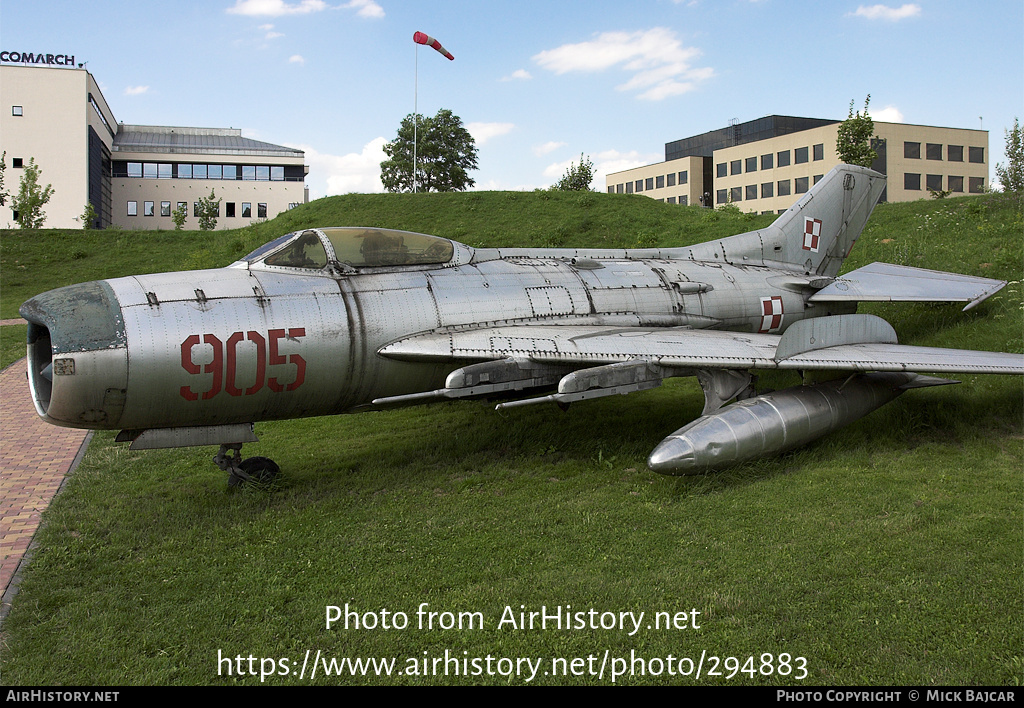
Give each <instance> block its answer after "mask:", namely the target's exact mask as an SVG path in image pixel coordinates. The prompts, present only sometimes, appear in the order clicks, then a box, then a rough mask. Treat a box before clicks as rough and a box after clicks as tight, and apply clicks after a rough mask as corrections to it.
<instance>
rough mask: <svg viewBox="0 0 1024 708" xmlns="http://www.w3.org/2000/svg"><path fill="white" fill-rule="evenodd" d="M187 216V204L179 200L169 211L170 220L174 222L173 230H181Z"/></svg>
mask: <svg viewBox="0 0 1024 708" xmlns="http://www.w3.org/2000/svg"><path fill="white" fill-rule="evenodd" d="M187 218H188V205H187V204H186V203H185V202H180V203H179V204H178V206H177V208H176V209H175V210H174V211H172V212H171V221H173V222H174V230H175V231H181V229H182V228H183V227H184V226H185V219H187Z"/></svg>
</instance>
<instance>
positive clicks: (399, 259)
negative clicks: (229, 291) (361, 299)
mask: <svg viewBox="0 0 1024 708" xmlns="http://www.w3.org/2000/svg"><path fill="white" fill-rule="evenodd" d="M454 255H455V246H454V244H453V243H452V242H451V241H449V240H448V239H444V238H440V237H438V236H429V235H427V234H419V233H414V232H412V231H396V230H394V229H374V228H363V227H352V228H328V229H306V230H305V231H296V232H293V233H290V234H285V235H284V236H281V237H280V238H277V239H275V240H273V241H271V242H270V243H268V244H265V245H263V246H261V247H260V248H258V249H256V250H255V251H253V252H252V253H250V254H249V255H247V256H245V258H243V259H242V260H244V261H247V262H248V263H250V264H252V263H258V262H260V261H262V262H263V263H264V264H265V265H268V266H274V267H285V268H308V269H320V268H324V267H326V266H327V264H328V263H332V262H334V263H338V264H342V265H346V266H349V267H350V268H356V269H358V268H380V267H388V266H392V267H393V266H406V265H413V266H416V265H444V264H446V263H448V262H449V261H451V260H452V258H453V257H454Z"/></svg>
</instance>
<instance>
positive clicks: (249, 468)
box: [213, 443, 281, 487]
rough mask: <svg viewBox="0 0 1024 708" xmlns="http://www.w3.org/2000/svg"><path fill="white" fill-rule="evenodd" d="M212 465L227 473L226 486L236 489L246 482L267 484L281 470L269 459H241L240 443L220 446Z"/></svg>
mask: <svg viewBox="0 0 1024 708" xmlns="http://www.w3.org/2000/svg"><path fill="white" fill-rule="evenodd" d="M213 463H214V464H215V465H217V466H218V467H220V468H221V469H222V470H224V471H225V472H227V473H228V486H229V487H237V486H239V485H242V484H245V483H246V482H253V481H255V482H257V483H259V484H268V483H270V482H271V481H273V479H274V478H275V477H276V476H277V475H278V473H279V472H280V471H281V468H280V467H278V466H277V463H275V462H274V461H273V460H271V459H270V458H269V457H250V458H247V459H245V460H243V459H242V443H232V444H230V445H221V446H220V450H218V451H217V455H216V457H214V458H213Z"/></svg>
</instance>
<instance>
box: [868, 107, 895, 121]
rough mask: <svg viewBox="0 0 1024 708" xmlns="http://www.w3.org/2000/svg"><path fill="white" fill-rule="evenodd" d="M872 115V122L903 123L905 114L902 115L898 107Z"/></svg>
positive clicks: (875, 112) (872, 112) (873, 112)
mask: <svg viewBox="0 0 1024 708" xmlns="http://www.w3.org/2000/svg"><path fill="white" fill-rule="evenodd" d="M870 115H871V119H872V120H877V121H880V122H882V123H902V122H903V114H902V113H900V109H898V108H897V107H896V106H886V107H885V108H883V109H882V110H880V111H871V113H870Z"/></svg>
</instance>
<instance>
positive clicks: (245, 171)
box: [242, 165, 256, 182]
mask: <svg viewBox="0 0 1024 708" xmlns="http://www.w3.org/2000/svg"><path fill="white" fill-rule="evenodd" d="M242 179H243V180H245V181H246V182H252V181H254V180H255V179H256V166H255V165H242Z"/></svg>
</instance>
